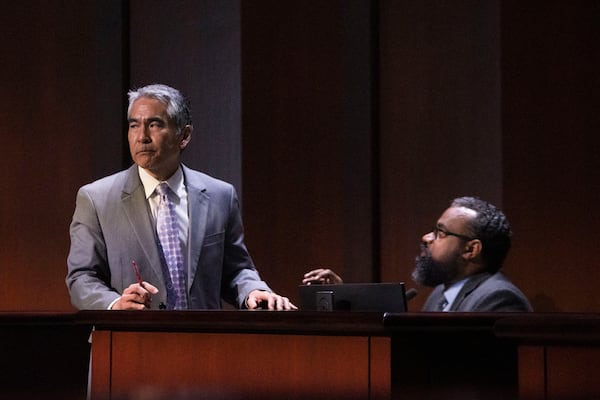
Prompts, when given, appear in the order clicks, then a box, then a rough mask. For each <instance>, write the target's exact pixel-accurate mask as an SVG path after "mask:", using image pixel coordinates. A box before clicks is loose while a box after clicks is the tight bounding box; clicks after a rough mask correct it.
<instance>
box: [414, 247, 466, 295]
mask: <svg viewBox="0 0 600 400" xmlns="http://www.w3.org/2000/svg"><path fill="white" fill-rule="evenodd" d="M424 252H425V255H423V256H417V257H416V258H415V270H414V271H413V273H412V278H413V280H414V281H415V282H416V283H417V284H418V285H423V286H430V287H434V286H437V285H439V284H442V283H446V282H450V281H452V279H453V278H454V276H455V272H456V268H455V266H454V265H450V264H447V263H440V262H437V261H435V260H434V259H433V258H432V257H431V253H430V252H429V250H428V249H427V248H425V249H424Z"/></svg>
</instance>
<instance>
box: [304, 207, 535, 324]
mask: <svg viewBox="0 0 600 400" xmlns="http://www.w3.org/2000/svg"><path fill="white" fill-rule="evenodd" d="M511 236H512V233H511V230H510V226H509V223H508V220H507V219H506V216H505V215H504V213H503V212H502V211H500V210H499V209H498V208H496V207H495V206H493V205H492V204H490V203H488V202H485V201H483V200H480V199H478V198H474V197H460V198H457V199H454V200H453V201H452V203H451V204H450V207H449V208H448V209H446V211H444V213H443V214H442V215H441V216H440V218H439V219H438V221H437V224H436V226H435V227H434V228H433V230H432V231H431V232H429V233H427V234H425V235H424V236H423V237H422V239H421V254H420V255H419V256H417V257H416V259H415V270H414V271H413V274H412V277H413V279H414V281H415V282H416V283H417V284H419V285H424V286H431V287H435V289H434V290H433V292H432V293H431V294H430V295H429V297H428V298H427V301H426V302H425V304H424V305H423V311H462V312H470V311H479V312H495V311H507V312H518V311H532V307H531V304H530V303H529V301H528V300H527V298H526V297H525V295H524V294H523V293H522V292H521V291H520V290H519V289H518V288H517V287H516V286H515V285H514V284H513V283H511V282H510V281H509V280H508V278H507V277H506V276H505V275H504V274H503V273H502V272H500V269H501V268H502V263H503V262H504V259H505V258H506V255H507V253H508V250H509V249H510V245H511ZM302 282H303V283H304V284H311V283H341V282H342V279H341V278H340V277H339V276H338V275H337V274H335V273H334V272H333V271H331V270H330V269H315V270H313V271H310V272H308V273H306V274H305V275H304V279H303V280H302Z"/></svg>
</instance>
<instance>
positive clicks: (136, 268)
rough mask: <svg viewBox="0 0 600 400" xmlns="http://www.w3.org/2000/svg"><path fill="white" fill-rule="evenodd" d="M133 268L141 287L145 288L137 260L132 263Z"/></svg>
mask: <svg viewBox="0 0 600 400" xmlns="http://www.w3.org/2000/svg"><path fill="white" fill-rule="evenodd" d="M131 266H132V267H133V272H135V277H136V278H137V281H138V283H139V284H140V286H142V287H144V285H143V284H142V276H141V275H140V270H139V269H138V266H137V263H136V262H135V260H133V261H132V262H131Z"/></svg>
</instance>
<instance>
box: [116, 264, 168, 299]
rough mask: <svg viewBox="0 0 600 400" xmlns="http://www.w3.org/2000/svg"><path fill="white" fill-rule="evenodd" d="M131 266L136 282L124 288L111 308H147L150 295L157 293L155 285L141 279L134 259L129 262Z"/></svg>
mask: <svg viewBox="0 0 600 400" xmlns="http://www.w3.org/2000/svg"><path fill="white" fill-rule="evenodd" d="M131 267H132V268H133V272H134V273H135V277H136V280H137V282H136V283H132V284H131V285H129V286H128V287H127V288H125V290H124V291H123V294H122V295H121V297H120V298H119V299H118V300H117V301H116V302H115V304H113V306H112V310H145V309H148V308H150V304H151V303H152V295H155V294H156V293H158V289H157V288H156V287H155V286H153V285H151V284H150V283H148V282H144V281H143V280H142V275H141V274H140V270H139V268H138V265H137V263H136V262H135V260H134V261H132V262H131Z"/></svg>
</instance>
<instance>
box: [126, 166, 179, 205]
mask: <svg viewBox="0 0 600 400" xmlns="http://www.w3.org/2000/svg"><path fill="white" fill-rule="evenodd" d="M138 173H139V175H140V180H141V181H142V185H143V186H144V193H145V194H146V199H149V198H150V196H152V195H153V194H154V189H156V186H158V184H159V183H161V182H167V184H168V185H169V188H171V191H172V192H173V193H175V194H176V195H177V196H178V197H179V198H181V197H182V194H183V192H184V191H185V187H184V185H183V171H182V170H181V167H179V168H177V170H176V171H175V173H174V174H173V175H171V177H170V178H169V179H167V180H166V181H159V180H158V179H156V178H154V177H153V176H152V175H150V174H149V173H148V171H146V170H145V169H144V168H142V167H139V166H138Z"/></svg>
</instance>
